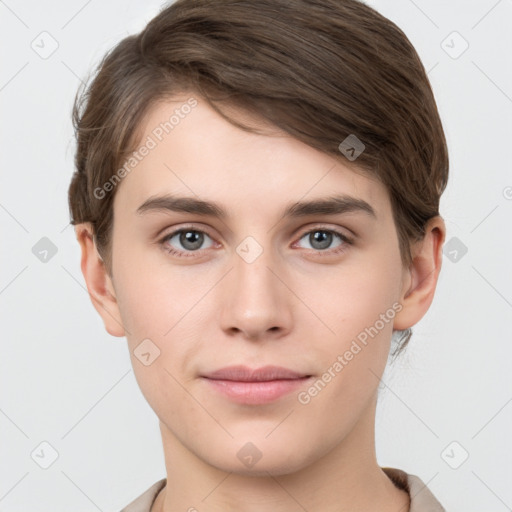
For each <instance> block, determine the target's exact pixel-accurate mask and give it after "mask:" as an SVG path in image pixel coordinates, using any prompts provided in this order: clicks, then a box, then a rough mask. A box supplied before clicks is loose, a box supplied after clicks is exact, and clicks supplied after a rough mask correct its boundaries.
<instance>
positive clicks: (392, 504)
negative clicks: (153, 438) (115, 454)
mask: <svg viewBox="0 0 512 512" xmlns="http://www.w3.org/2000/svg"><path fill="white" fill-rule="evenodd" d="M375 407H376V397H375V398H374V400H373V401H372V403H371V404H370V405H369V407H368V410H367V411H365V414H364V415H362V417H361V418H360V421H358V422H357V423H356V424H355V425H354V427H353V428H352V429H351V431H350V433H349V434H348V435H347V436H345V437H344V438H343V439H342V441H341V442H340V443H339V444H338V445H337V446H335V447H334V448H333V449H331V450H330V451H329V452H327V453H325V454H324V455H323V456H321V457H320V458H319V459H317V460H315V461H312V462H308V461H306V462H305V464H304V467H302V468H300V469H298V470H296V471H293V472H291V473H287V474H281V475H273V474H271V472H266V474H265V475H264V476H248V475H244V474H237V473H234V472H226V471H222V470H221V469H219V468H216V467H214V466H212V465H210V464H208V463H206V462H205V461H204V460H202V459H200V458H199V457H197V456H196V455H195V454H193V453H192V452H191V451H189V450H188V449H187V448H186V447H185V446H184V445H183V444H182V443H181V442H180V441H179V440H178V439H177V438H176V437H175V436H174V434H173V433H172V432H171V431H170V430H169V429H168V428H167V426H166V425H164V424H162V423H160V429H161V432H162V441H163V446H164V455H165V464H166V469H167V484H166V486H165V488H164V489H163V490H162V491H161V492H160V494H159V495H158V497H157V499H156V501H155V503H154V505H153V507H152V509H151V512H177V511H190V512H227V511H229V512H231V511H237V512H262V511H272V512H291V511H296V510H298V508H299V509H303V510H307V511H308V512H316V511H322V512H349V511H350V512H356V511H357V512H367V511H368V512H370V511H374V510H379V511H381V512H388V511H389V512H391V511H393V512H396V511H400V512H407V511H408V510H409V495H408V494H407V493H406V492H405V491H403V490H400V489H398V488H397V487H396V486H395V485H394V484H393V482H392V481H391V480H390V479H389V478H388V476H387V475H386V474H385V473H384V472H383V471H382V469H381V468H380V467H379V465H378V464H377V460H376V456H375V434H374V425H375Z"/></svg>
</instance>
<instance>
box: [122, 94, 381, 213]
mask: <svg viewBox="0 0 512 512" xmlns="http://www.w3.org/2000/svg"><path fill="white" fill-rule="evenodd" d="M221 108H222V109H223V111H225V112H227V113H228V114H229V116H230V117H235V119H236V120H237V121H240V122H242V123H243V124H248V125H250V126H252V127H255V128H258V129H260V130H263V131H264V133H263V134H254V133H250V132H247V131H244V130H242V129H240V128H238V127H237V126H235V125H233V124H232V123H230V122H228V121H227V120H225V119H224V118H223V117H222V116H220V115H219V114H218V113H217V112H216V111H215V110H214V109H212V108H211V107H210V106H209V105H208V103H207V102H206V100H204V99H203V98H201V97H200V96H198V95H195V94H194V93H180V94H179V95H178V96H175V97H173V98H172V100H167V101H161V102H158V103H156V104H154V105H153V106H152V108H151V109H149V110H148V113H147V115H146V117H145V119H144V121H143V122H142V123H141V126H140V132H139V133H140V140H139V144H138V145H137V146H136V148H137V149H136V156H134V157H132V158H130V159H128V160H127V161H126V163H125V165H124V169H125V173H124V177H123V178H122V180H121V183H120V184H119V185H118V190H117V191H116V196H115V202H114V209H116V208H117V209H123V211H126V210H129V211H131V212H133V213H135V211H136V209H137V208H138V206H140V205H141V204H142V203H143V202H144V201H145V200H147V199H148V198H149V197H151V196H155V195H162V194H165V193H172V194H176V195H185V196H188V197H190V196H197V197H198V198H202V199H210V200H212V201H215V202H217V203H219V204H224V205H227V208H228V209H233V213H238V214H242V213H243V212H244V211H246V212H247V213H252V215H254V212H255V211H257V212H258V213H259V216H260V217H261V216H262V215H263V213H264V212H267V213H268V214H269V215H272V214H273V213H276V212H277V211H281V208H282V205H283V204H288V203H289V202H290V201H291V200H292V201H299V200H306V199H315V198H318V197H325V196H327V195H333V194H334V193H336V194H347V195H351V196H354V197H357V198H360V199H362V200H364V201H366V202H368V203H370V204H371V205H372V207H373V208H374V209H375V211H376V212H377V215H378V216H382V215H384V216H385V215H386V213H389V200H388V194H387V190H386V189H385V187H384V186H383V185H382V184H381V183H380V182H379V181H377V180H376V179H373V178H370V177H368V176H366V175H362V174H360V173H358V172H355V171H354V170H353V169H352V168H351V167H349V164H348V163H347V164H345V163H344V161H343V160H344V157H343V156H341V155H340V157H339V158H334V157H332V156H330V155H327V154H325V153H322V152H321V151H318V150H316V149H314V148H312V147H310V146H308V145H306V144H304V143H302V142H301V141H298V140H297V139H295V138H293V137H291V136H290V135H289V134H287V133H285V132H283V131H280V130H279V129H278V128H276V127H273V126H271V125H270V124H268V123H265V122H264V121H262V120H261V119H256V118H255V117H254V116H251V115H250V114H248V113H246V112H243V111H241V110H236V109H233V108H230V109H228V108H227V107H226V106H225V105H221ZM235 210H236V211H235ZM379 212H380V213H379ZM228 213H229V212H228Z"/></svg>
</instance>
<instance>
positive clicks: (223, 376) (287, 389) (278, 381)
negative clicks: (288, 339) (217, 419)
mask: <svg viewBox="0 0 512 512" xmlns="http://www.w3.org/2000/svg"><path fill="white" fill-rule="evenodd" d="M311 377H312V375H310V374H305V373H301V372H297V371H294V370H290V369H288V368H284V367H282V366H264V367H262V368H255V369H251V368H249V367H247V366H230V367H226V368H221V369H220V370H216V371H213V372H210V373H207V374H204V375H201V378H202V379H203V380H205V382H206V383H207V384H208V385H209V386H210V387H211V388H212V389H213V390H214V391H216V392H218V393H220V394H222V395H223V396H225V397H227V398H228V399H230V400H232V401H234V402H237V403H240V404H246V405H249V404H250V405H261V404H266V403H270V402H274V401H276V400H278V399H279V398H281V397H284V396H285V395H287V394H289V393H291V392H292V391H294V390H297V389H298V388H299V387H301V386H303V385H304V384H305V383H306V382H307V381H308V380H309V379H311Z"/></svg>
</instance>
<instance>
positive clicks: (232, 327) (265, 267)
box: [220, 247, 293, 340]
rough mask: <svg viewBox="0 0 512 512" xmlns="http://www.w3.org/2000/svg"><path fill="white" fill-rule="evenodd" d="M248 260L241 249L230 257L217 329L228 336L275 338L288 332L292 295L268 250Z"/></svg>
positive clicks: (274, 258)
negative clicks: (230, 267) (229, 266)
mask: <svg viewBox="0 0 512 512" xmlns="http://www.w3.org/2000/svg"><path fill="white" fill-rule="evenodd" d="M250 250H252V251H254V247H252V248H250ZM252 257H254V254H253V255H252ZM252 257H247V255H246V254H244V252H243V248H242V250H240V251H239V252H235V253H234V254H233V269H232V270H231V272H229V274H228V276H226V277H227V282H226V283H225V287H224V289H223V297H222V298H221V300H222V306H221V313H220V321H221V327H222V329H223V330H224V332H226V333H228V334H229V335H231V336H233V335H237V334H238V335H239V336H241V337H243V338H246V339H250V340H263V339H269V338H272V339H277V338H279V337H282V336H283V335H285V334H286V333H287V332H289V331H290V330H291V324H292V310H291V308H292V304H291V300H292V299H293V293H291V292H290V289H289V285H288V286H287V283H286V280H287V279H286V276H285V275H284V274H285V271H284V270H283V266H282V265H279V264H278V258H277V257H276V256H275V255H274V254H273V252H272V251H271V250H263V252H261V254H259V255H258V256H257V257H256V258H255V259H252Z"/></svg>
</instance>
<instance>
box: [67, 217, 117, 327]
mask: <svg viewBox="0 0 512 512" xmlns="http://www.w3.org/2000/svg"><path fill="white" fill-rule="evenodd" d="M75 234H76V238H77V240H78V242H79V243H80V248H81V250H82V261H81V264H80V267H81V269H82V274H83V276H84V279H85V282H86V284H87V291H88V292H89V297H90V298H91V301H92V303H93V306H94V307H95V309H96V311H97V312H98V313H99V314H100V316H101V318H102V319H103V323H104V324H105V329H106V330H107V332H108V333H109V334H111V335H112V336H118V337H121V336H124V335H125V329H124V327H123V324H122V321H121V314H120V311H119V306H118V303H117V299H116V295H115V290H114V285H113V283H112V280H111V278H110V276H109V275H108V272H107V270H106V267H105V263H104V262H103V260H102V258H101V256H100V255H99V253H98V250H97V248H96V244H95V242H94V237H93V234H94V230H93V228H92V225H91V223H90V222H86V223H81V224H77V225H76V226H75Z"/></svg>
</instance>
